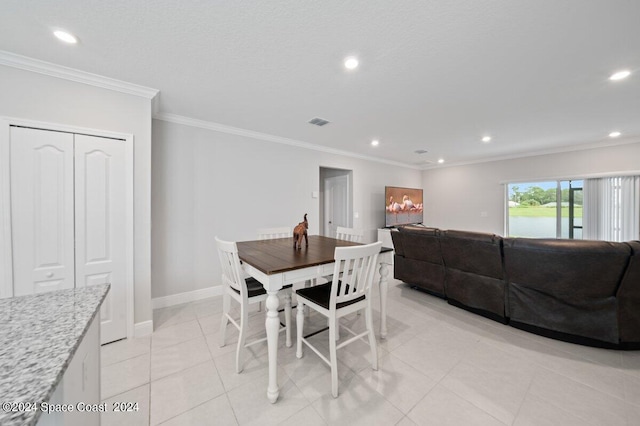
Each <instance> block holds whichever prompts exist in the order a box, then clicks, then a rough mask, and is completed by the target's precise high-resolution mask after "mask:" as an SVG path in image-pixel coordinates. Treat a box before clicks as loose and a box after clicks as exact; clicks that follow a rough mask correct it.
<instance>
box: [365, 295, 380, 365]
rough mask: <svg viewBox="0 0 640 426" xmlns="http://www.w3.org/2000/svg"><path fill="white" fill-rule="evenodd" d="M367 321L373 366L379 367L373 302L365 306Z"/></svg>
mask: <svg viewBox="0 0 640 426" xmlns="http://www.w3.org/2000/svg"><path fill="white" fill-rule="evenodd" d="M364 316H365V321H366V323H367V330H368V331H369V346H371V368H373V369H374V370H377V369H378V348H377V345H376V335H375V333H374V332H373V321H372V319H371V304H370V303H369V305H368V306H367V307H366V308H365V311H364Z"/></svg>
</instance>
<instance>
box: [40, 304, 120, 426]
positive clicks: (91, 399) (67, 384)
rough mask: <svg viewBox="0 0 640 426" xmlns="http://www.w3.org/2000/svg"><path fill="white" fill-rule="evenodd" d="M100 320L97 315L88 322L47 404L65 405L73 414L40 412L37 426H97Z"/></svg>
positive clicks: (98, 414)
mask: <svg viewBox="0 0 640 426" xmlns="http://www.w3.org/2000/svg"><path fill="white" fill-rule="evenodd" d="M99 317H100V315H96V318H94V319H93V321H92V322H91V325H90V326H89V329H88V330H87V333H86V334H85V336H84V338H83V339H82V341H81V342H80V345H79V346H78V349H77V350H76V353H75V355H74V356H73V358H71V362H70V363H69V365H68V366H67V370H66V371H65V373H64V375H63V376H62V380H61V381H60V382H59V383H58V386H57V387H56V390H55V391H54V393H53V395H52V396H51V398H50V399H49V401H47V402H48V404H50V405H51V406H54V405H59V404H64V405H65V406H70V407H73V411H70V412H50V413H47V412H43V413H42V415H41V416H40V418H39V419H38V423H37V425H38V426H50V425H51V426H52V425H56V426H57V425H64V426H75V425H77V426H92V425H96V426H97V425H100V412H99V410H100V409H101V408H100V405H99V404H100V318H99ZM78 404H80V405H78ZM105 407H106V406H105ZM107 408H108V407H107ZM105 409H106V408H105Z"/></svg>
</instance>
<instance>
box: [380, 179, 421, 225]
mask: <svg viewBox="0 0 640 426" xmlns="http://www.w3.org/2000/svg"><path fill="white" fill-rule="evenodd" d="M384 199H385V209H384V210H385V216H386V221H385V226H386V227H387V228H392V227H394V226H400V225H410V224H416V223H422V219H423V217H422V189H417V188H402V187H398V186H385V188H384Z"/></svg>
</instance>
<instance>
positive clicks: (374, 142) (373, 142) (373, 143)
mask: <svg viewBox="0 0 640 426" xmlns="http://www.w3.org/2000/svg"><path fill="white" fill-rule="evenodd" d="M379 143H380V141H378V140H377V139H374V140H372V141H371V145H373V146H378V144H379Z"/></svg>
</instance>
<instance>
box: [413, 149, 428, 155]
mask: <svg viewBox="0 0 640 426" xmlns="http://www.w3.org/2000/svg"><path fill="white" fill-rule="evenodd" d="M413 152H415V153H416V154H426V153H427V152H429V151H427V150H426V149H416V150H415V151H413Z"/></svg>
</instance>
